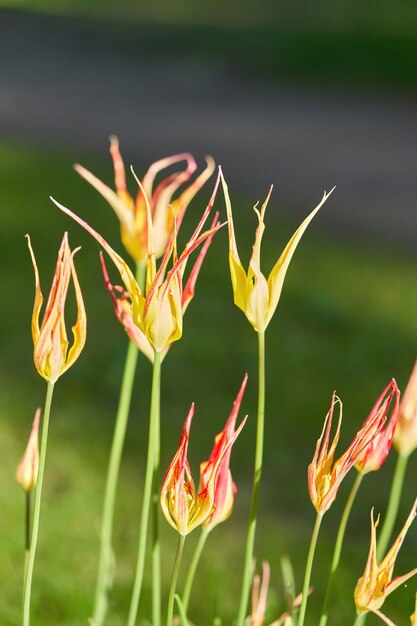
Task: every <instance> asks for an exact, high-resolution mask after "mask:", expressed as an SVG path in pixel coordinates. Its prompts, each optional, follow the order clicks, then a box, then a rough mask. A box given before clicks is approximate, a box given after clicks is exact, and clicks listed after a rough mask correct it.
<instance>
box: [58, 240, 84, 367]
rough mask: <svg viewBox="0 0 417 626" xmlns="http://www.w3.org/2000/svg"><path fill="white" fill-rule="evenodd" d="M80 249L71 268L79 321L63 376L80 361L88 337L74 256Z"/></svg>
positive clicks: (75, 328)
mask: <svg viewBox="0 0 417 626" xmlns="http://www.w3.org/2000/svg"><path fill="white" fill-rule="evenodd" d="M78 249H79V248H77V249H76V250H74V252H73V253H72V255H71V261H70V267H71V276H72V280H73V283H74V290H75V299H76V303H77V320H76V322H75V324H74V326H73V327H72V334H73V338H74V342H73V344H72V346H71V348H70V350H69V352H68V357H67V360H66V363H65V366H64V367H63V369H62V370H61V374H63V373H64V372H65V371H66V370H67V369H68V368H69V367H71V365H72V364H73V363H74V362H75V361H76V360H77V359H78V357H79V356H80V354H81V351H82V349H83V348H84V345H85V340H86V337H87V316H86V312H85V306H84V300H83V296H82V293H81V288H80V283H79V282H78V276H77V273H76V271H75V266H74V260H73V258H74V254H75V253H76V252H77V250H78Z"/></svg>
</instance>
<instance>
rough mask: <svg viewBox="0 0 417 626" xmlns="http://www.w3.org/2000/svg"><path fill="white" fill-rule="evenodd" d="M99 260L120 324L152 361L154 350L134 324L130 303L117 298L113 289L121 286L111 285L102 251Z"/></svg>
mask: <svg viewBox="0 0 417 626" xmlns="http://www.w3.org/2000/svg"><path fill="white" fill-rule="evenodd" d="M100 261H101V267H102V270H103V276H104V283H105V285H106V289H107V291H108V292H109V295H110V298H111V299H112V301H113V305H114V312H115V315H116V317H117V319H118V320H119V322H120V323H121V324H122V326H123V327H124V329H125V331H126V333H127V334H128V336H129V338H130V339H131V340H132V341H133V343H134V344H135V345H136V346H137V347H138V348H139V350H140V351H141V352H142V353H143V354H144V355H145V356H146V358H147V359H149V361H150V362H151V363H153V361H154V351H153V350H152V347H151V345H150V343H149V341H148V340H147V338H146V337H145V335H144V333H143V332H142V331H141V330H140V328H139V327H138V326H136V324H135V322H134V320H133V313H132V306H131V304H130V303H128V302H127V301H126V299H125V300H124V301H123V302H122V300H121V298H118V297H117V296H116V294H115V290H118V291H120V289H121V288H120V289H117V287H113V285H112V284H111V282H110V278H109V275H108V272H107V267H106V264H105V261H104V256H103V253H102V252H100ZM125 293H126V296H128V295H129V294H128V293H127V292H125Z"/></svg>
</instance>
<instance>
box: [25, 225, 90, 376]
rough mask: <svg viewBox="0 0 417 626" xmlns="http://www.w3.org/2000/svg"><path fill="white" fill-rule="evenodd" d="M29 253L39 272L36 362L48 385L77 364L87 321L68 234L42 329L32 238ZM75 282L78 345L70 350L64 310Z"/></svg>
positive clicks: (34, 330) (34, 319)
mask: <svg viewBox="0 0 417 626" xmlns="http://www.w3.org/2000/svg"><path fill="white" fill-rule="evenodd" d="M26 237H27V241H28V246H29V252H30V255H31V258H32V263H33V269H34V271H35V289H36V292H35V303H34V307H33V315H32V337H33V343H34V354H33V356H34V361H35V366H36V369H37V370H38V372H39V374H40V375H41V376H43V378H45V379H46V380H47V381H48V382H50V383H55V382H56V381H57V379H58V378H59V377H60V376H61V375H62V374H63V373H64V372H66V370H67V369H69V368H70V367H71V365H73V363H75V361H76V360H77V358H78V357H79V355H80V353H81V351H82V349H83V347H84V344H85V339H86V333H87V320H86V314H85V308H84V302H83V298H82V294H81V289H80V285H79V282H78V278H77V274H76V272H75V267H74V260H73V257H74V254H75V253H76V252H77V251H78V250H79V248H76V249H75V250H74V251H73V252H71V249H70V247H69V245H68V234H67V233H65V234H64V237H63V239H62V243H61V247H60V249H59V252H58V261H57V265H56V270H55V276H54V279H53V282H52V286H51V291H50V294H49V298H48V302H47V305H46V309H45V312H44V315H43V320H42V323H41V325H40V326H39V316H40V312H41V308H42V304H43V295H42V291H41V286H40V280H39V272H38V267H37V265H36V260H35V255H34V253H33V250H32V245H31V241H30V237H29V235H26ZM71 278H72V281H73V284H74V291H75V298H76V303H77V320H76V323H75V325H74V326H73V327H72V333H73V337H74V342H73V344H72V346H71V348H69V342H68V338H67V331H66V326H65V317H64V308H65V302H66V298H67V293H68V287H69V284H70V280H71Z"/></svg>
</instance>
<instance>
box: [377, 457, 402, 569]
mask: <svg viewBox="0 0 417 626" xmlns="http://www.w3.org/2000/svg"><path fill="white" fill-rule="evenodd" d="M407 462H408V455H407V456H406V455H404V454H399V455H398V459H397V464H396V466H395V471H394V477H393V479H392V485H391V493H390V496H389V500H388V507H387V512H386V513H385V519H384V523H383V524H382V529H381V534H380V536H379V540H378V545H377V550H376V555H377V560H378V561H380V560H381V559H382V557H383V556H384V554H385V552H386V550H387V547H388V543H389V540H390V539H391V535H392V531H393V529H394V525H395V521H396V519H397V515H398V508H399V506H400V498H401V493H402V488H403V482H404V476H405V471H406V469H407Z"/></svg>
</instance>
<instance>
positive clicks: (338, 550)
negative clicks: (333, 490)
mask: <svg viewBox="0 0 417 626" xmlns="http://www.w3.org/2000/svg"><path fill="white" fill-rule="evenodd" d="M362 478H363V474H361V473H360V472H358V474H357V476H356V478H355V482H354V483H353V486H352V489H351V492H350V494H349V497H348V499H347V501H346V505H345V508H344V511H343V514H342V517H341V520H340V525H339V530H338V532H337V537H336V545H335V548H334V552H333V559H332V564H331V568H330V576H329V580H328V582H327V589H326V595H325V597H324V602H323V608H322V611H321V617H320V624H319V626H326V624H327V618H328V614H329V604H330V599H331V596H332V591H333V584H334V579H335V575H336V571H337V568H338V567H339V562H340V556H341V554H342V547H343V540H344V537H345V532H346V526H347V523H348V519H349V515H350V512H351V510H352V506H353V503H354V501H355V498H356V494H357V493H358V490H359V487H360V484H361V482H362Z"/></svg>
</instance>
